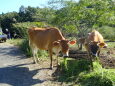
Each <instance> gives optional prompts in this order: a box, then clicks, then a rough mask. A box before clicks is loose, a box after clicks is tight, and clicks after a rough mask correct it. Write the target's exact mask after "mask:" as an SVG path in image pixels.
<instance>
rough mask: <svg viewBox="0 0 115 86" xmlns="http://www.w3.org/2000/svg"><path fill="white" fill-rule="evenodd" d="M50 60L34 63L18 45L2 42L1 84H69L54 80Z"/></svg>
mask: <svg viewBox="0 0 115 86" xmlns="http://www.w3.org/2000/svg"><path fill="white" fill-rule="evenodd" d="M54 71H55V69H54V70H50V69H49V61H41V62H40V63H39V64H32V59H31V58H26V56H25V55H24V54H22V52H21V51H20V50H19V48H18V47H16V46H13V45H11V44H7V43H0V86H67V85H66V84H61V83H60V82H58V81H54V80H53V77H52V73H54Z"/></svg>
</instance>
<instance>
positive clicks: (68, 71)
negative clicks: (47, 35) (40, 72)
mask: <svg viewBox="0 0 115 86" xmlns="http://www.w3.org/2000/svg"><path fill="white" fill-rule="evenodd" d="M8 42H9V43H15V45H18V46H20V45H22V44H21V43H22V42H23V41H22V39H16V40H15V39H14V40H8ZM19 42H20V43H19ZM107 44H108V48H104V49H102V50H101V55H100V58H99V59H98V60H95V61H94V62H93V65H94V71H90V62H89V61H88V59H87V58H88V57H87V52H86V50H85V49H83V50H81V51H79V50H78V46H77V44H76V45H73V46H70V56H69V58H67V59H66V60H64V59H63V58H62V57H61V54H60V58H59V61H60V66H59V69H58V70H56V71H55V72H54V73H53V75H52V76H53V77H54V80H56V81H58V82H62V83H67V84H69V85H71V86H114V85H115V76H114V75H115V69H114V68H115V42H107ZM21 47H22V46H21ZM38 55H39V57H40V59H41V61H43V62H44V61H49V60H48V59H49V57H48V55H47V52H46V51H39V52H38ZM54 57H55V56H54ZM54 61H55V59H54ZM54 64H55V62H54ZM45 65H46V64H44V66H45Z"/></svg>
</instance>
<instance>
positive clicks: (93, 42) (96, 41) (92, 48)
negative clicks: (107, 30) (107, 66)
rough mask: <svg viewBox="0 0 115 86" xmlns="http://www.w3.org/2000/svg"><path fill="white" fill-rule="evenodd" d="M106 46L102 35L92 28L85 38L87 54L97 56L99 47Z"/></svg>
mask: <svg viewBox="0 0 115 86" xmlns="http://www.w3.org/2000/svg"><path fill="white" fill-rule="evenodd" d="M105 47H107V44H106V43H105V42H104V39H103V36H102V35H101V34H100V33H99V32H98V31H96V30H93V31H92V32H91V33H89V34H88V37H87V39H86V40H85V48H86V50H87V51H88V55H89V56H96V57H97V56H99V53H100V49H101V48H105Z"/></svg>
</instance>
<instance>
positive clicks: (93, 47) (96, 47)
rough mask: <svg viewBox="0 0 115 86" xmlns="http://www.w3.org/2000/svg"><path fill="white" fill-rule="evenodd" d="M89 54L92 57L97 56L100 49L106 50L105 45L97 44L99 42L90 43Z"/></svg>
mask: <svg viewBox="0 0 115 86" xmlns="http://www.w3.org/2000/svg"><path fill="white" fill-rule="evenodd" d="M89 47H90V51H91V54H92V55H93V56H98V55H97V53H98V51H99V50H100V48H106V47H107V44H106V43H99V42H91V43H90V44H89Z"/></svg>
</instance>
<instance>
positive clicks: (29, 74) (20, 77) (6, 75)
mask: <svg viewBox="0 0 115 86" xmlns="http://www.w3.org/2000/svg"><path fill="white" fill-rule="evenodd" d="M23 65H26V64H21V65H16V66H9V67H5V68H0V83H4V84H9V85H12V86H32V85H34V84H37V83H42V81H41V80H39V79H33V76H34V75H35V74H36V73H37V72H38V70H33V71H30V70H29V69H28V68H26V67H21V66H23Z"/></svg>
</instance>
